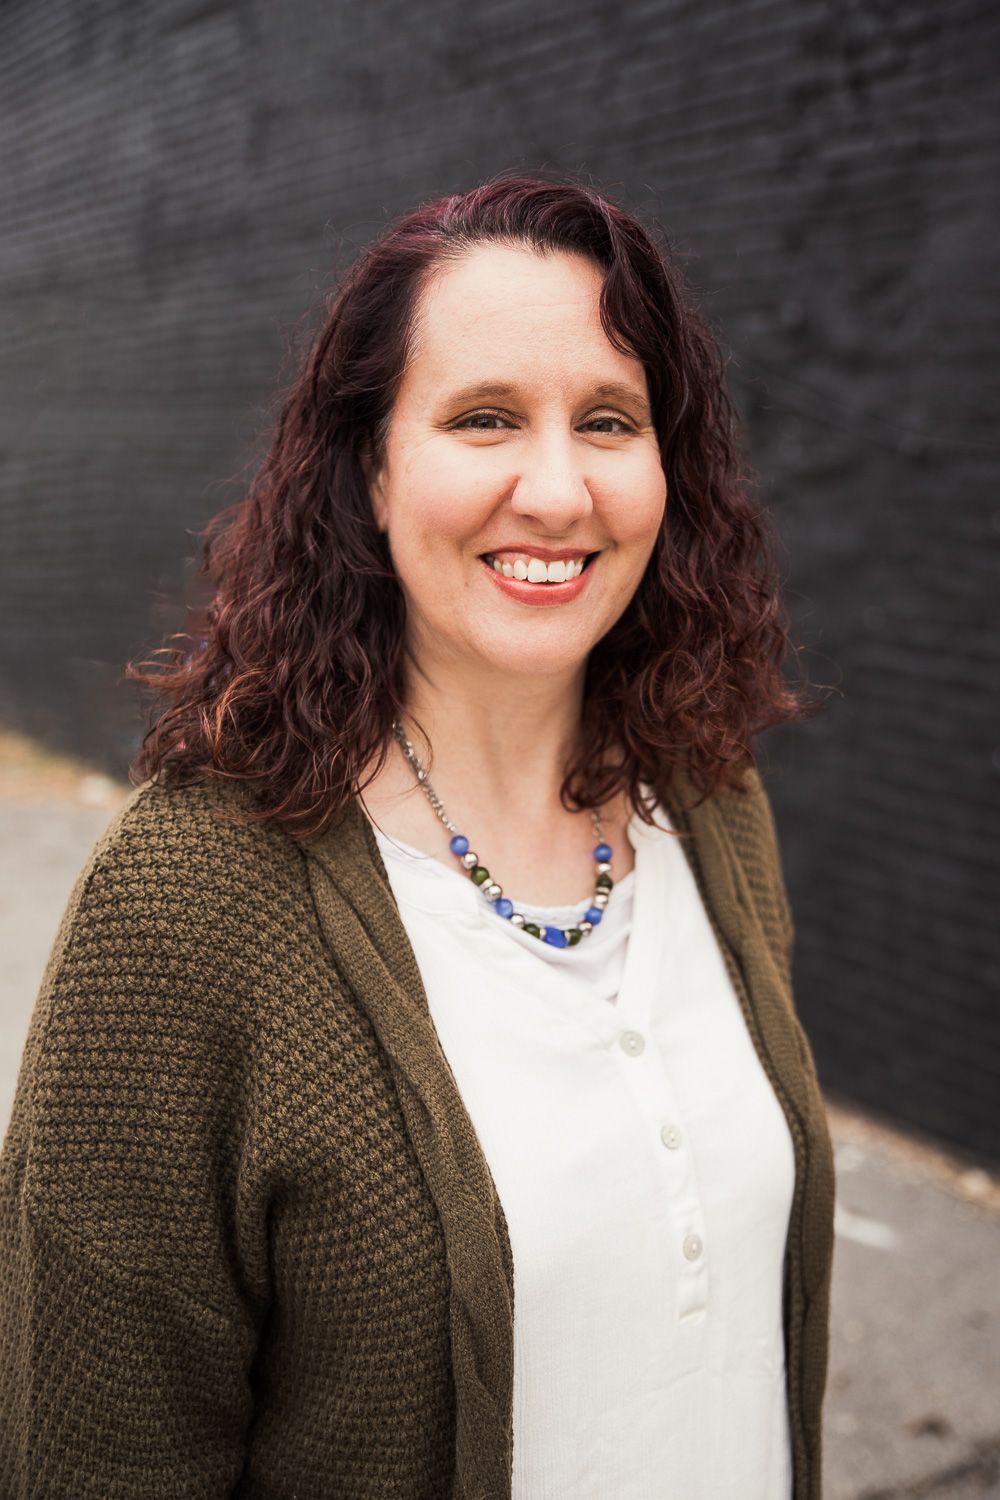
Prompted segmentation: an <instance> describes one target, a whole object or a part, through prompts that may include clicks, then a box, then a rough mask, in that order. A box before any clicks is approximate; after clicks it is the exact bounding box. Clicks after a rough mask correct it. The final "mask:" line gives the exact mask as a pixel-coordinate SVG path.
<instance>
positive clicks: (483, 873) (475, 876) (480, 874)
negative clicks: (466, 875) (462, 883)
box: [472, 865, 490, 885]
mask: <svg viewBox="0 0 1000 1500" xmlns="http://www.w3.org/2000/svg"><path fill="white" fill-rule="evenodd" d="M489 878H490V872H489V870H487V868H486V866H485V865H477V866H476V868H475V869H474V870H473V872H472V883H473V885H485V884H486V882H487V880H489Z"/></svg>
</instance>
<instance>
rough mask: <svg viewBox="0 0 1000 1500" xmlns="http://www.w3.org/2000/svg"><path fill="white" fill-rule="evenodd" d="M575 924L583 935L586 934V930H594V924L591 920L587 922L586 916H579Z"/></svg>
mask: <svg viewBox="0 0 1000 1500" xmlns="http://www.w3.org/2000/svg"><path fill="white" fill-rule="evenodd" d="M576 925H577V927H579V929H580V931H581V932H582V933H583V934H584V936H586V934H587V933H588V932H593V930H594V924H593V922H588V921H587V919H586V917H581V918H580V920H579V922H577V924H576Z"/></svg>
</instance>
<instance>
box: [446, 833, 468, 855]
mask: <svg viewBox="0 0 1000 1500" xmlns="http://www.w3.org/2000/svg"><path fill="white" fill-rule="evenodd" d="M448 848H449V849H450V850H451V852H452V854H468V852H469V840H468V839H467V838H466V837H465V834H464V833H456V835H455V837H454V838H453V839H452V841H451V843H450V844H449V845H448Z"/></svg>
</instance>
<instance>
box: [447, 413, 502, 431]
mask: <svg viewBox="0 0 1000 1500" xmlns="http://www.w3.org/2000/svg"><path fill="white" fill-rule="evenodd" d="M504 420H505V418H503V417H502V416H501V415H500V413H499V412H498V411H476V412H473V413H472V416H471V417H463V418H462V420H461V421H460V422H459V423H458V426H459V427H468V426H469V425H470V423H472V422H503V421H504ZM472 431H473V432H492V431H493V429H492V428H491V427H473V429H472Z"/></svg>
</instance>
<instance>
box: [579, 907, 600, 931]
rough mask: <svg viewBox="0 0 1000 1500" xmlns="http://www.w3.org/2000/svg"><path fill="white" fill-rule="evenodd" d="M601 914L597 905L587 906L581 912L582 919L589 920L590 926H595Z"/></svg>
mask: <svg viewBox="0 0 1000 1500" xmlns="http://www.w3.org/2000/svg"><path fill="white" fill-rule="evenodd" d="M603 916H604V913H603V912H602V911H601V908H600V907H599V906H588V907H587V910H586V911H585V912H584V914H583V920H584V921H585V922H589V923H590V925H591V927H596V926H597V924H598V922H599V921H600V920H601V918H602V917H603Z"/></svg>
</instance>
